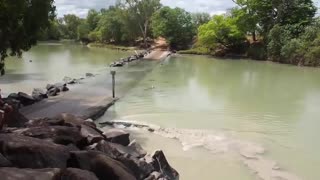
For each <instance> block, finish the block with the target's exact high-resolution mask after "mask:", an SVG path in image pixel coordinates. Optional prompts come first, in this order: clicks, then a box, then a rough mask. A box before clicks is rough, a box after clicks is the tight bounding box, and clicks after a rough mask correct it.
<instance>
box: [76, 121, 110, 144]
mask: <svg viewBox="0 0 320 180" xmlns="http://www.w3.org/2000/svg"><path fill="white" fill-rule="evenodd" d="M80 131H81V135H82V136H83V137H85V138H86V139H87V142H88V143H89V144H93V143H97V142H99V141H101V140H103V139H105V136H104V135H103V134H102V132H100V131H99V130H98V129H96V128H92V127H90V126H87V125H81V130H80Z"/></svg>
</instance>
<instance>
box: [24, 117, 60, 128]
mask: <svg viewBox="0 0 320 180" xmlns="http://www.w3.org/2000/svg"><path fill="white" fill-rule="evenodd" d="M25 125H26V126H27V127H38V126H63V125H64V120H63V119H58V118H56V119H49V118H44V119H34V120H29V121H28V122H27V123H25Z"/></svg>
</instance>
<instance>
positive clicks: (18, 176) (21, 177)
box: [0, 168, 60, 180]
mask: <svg viewBox="0 0 320 180" xmlns="http://www.w3.org/2000/svg"><path fill="white" fill-rule="evenodd" d="M0 174H1V175H0V179H1V180H57V179H60V178H59V176H60V175H59V174H60V170H59V169H18V168H0Z"/></svg>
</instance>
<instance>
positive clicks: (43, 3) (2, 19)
mask: <svg viewBox="0 0 320 180" xmlns="http://www.w3.org/2000/svg"><path fill="white" fill-rule="evenodd" d="M54 10H55V8H54V6H53V0H29V1H26V0H15V1H12V0H1V1H0V71H1V74H2V75H3V74H4V59H5V58H6V57H7V56H8V54H10V55H11V56H15V55H18V56H20V55H21V53H22V51H27V50H29V49H30V48H31V46H32V45H35V44H36V42H37V37H38V36H37V35H38V33H39V31H40V30H41V29H45V28H46V27H47V26H48V25H49V23H50V22H49V19H50V18H53V17H54Z"/></svg>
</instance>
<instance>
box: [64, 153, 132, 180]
mask: <svg viewBox="0 0 320 180" xmlns="http://www.w3.org/2000/svg"><path fill="white" fill-rule="evenodd" d="M68 162H69V163H68V165H69V167H75V168H80V169H84V170H88V171H91V172H93V173H94V174H95V175H96V176H97V177H98V178H99V179H112V180H136V178H135V177H134V176H133V174H132V172H131V171H130V170H129V169H128V168H127V167H125V166H124V165H123V164H122V163H120V162H119V161H116V160H113V159H111V158H110V157H108V156H107V155H105V154H103V153H101V152H98V151H76V152H71V158H70V159H69V161H68Z"/></svg>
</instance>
